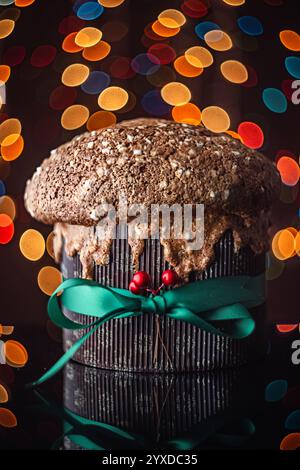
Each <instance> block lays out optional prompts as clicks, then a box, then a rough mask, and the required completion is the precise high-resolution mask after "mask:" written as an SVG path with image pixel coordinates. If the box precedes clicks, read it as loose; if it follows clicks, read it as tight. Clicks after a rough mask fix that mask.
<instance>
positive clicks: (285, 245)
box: [272, 229, 295, 260]
mask: <svg viewBox="0 0 300 470" xmlns="http://www.w3.org/2000/svg"><path fill="white" fill-rule="evenodd" d="M272 251H273V253H274V256H276V258H278V259H280V260H285V259H288V258H290V257H291V256H293V255H294V254H295V237H294V235H293V233H292V232H291V231H290V230H288V229H283V230H279V232H277V233H276V234H275V236H274V237H273V240H272Z"/></svg>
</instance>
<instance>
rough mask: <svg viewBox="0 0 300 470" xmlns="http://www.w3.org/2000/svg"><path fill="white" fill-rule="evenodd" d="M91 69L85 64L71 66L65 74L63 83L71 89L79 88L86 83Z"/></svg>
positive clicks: (62, 78) (62, 79)
mask: <svg viewBox="0 0 300 470" xmlns="http://www.w3.org/2000/svg"><path fill="white" fill-rule="evenodd" d="M89 74H90V69H89V68H88V67H87V66H86V65H83V64H71V65H69V66H68V67H67V68H66V69H65V70H64V72H63V74H62V77H61V81H62V83H63V84H64V85H66V86H69V87H74V86H79V85H81V84H82V83H84V82H85V81H86V79H87V78H88V76H89Z"/></svg>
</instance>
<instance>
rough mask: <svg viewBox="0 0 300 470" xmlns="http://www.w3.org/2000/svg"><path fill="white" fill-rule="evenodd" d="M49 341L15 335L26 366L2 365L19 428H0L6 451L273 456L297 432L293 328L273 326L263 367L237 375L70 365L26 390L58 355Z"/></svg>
mask: <svg viewBox="0 0 300 470" xmlns="http://www.w3.org/2000/svg"><path fill="white" fill-rule="evenodd" d="M55 335H56V336H55ZM51 336H52V338H50V337H49V334H48V332H47V331H42V330H37V331H35V332H34V335H33V332H32V330H31V329H30V328H24V329H23V330H19V331H18V329H16V330H15V333H14V338H15V339H18V340H20V341H22V343H23V344H24V345H26V347H27V349H28V352H29V356H30V360H29V362H28V363H27V365H26V366H25V367H24V368H23V369H11V367H9V366H7V365H0V380H1V383H2V384H6V387H7V388H8V389H9V391H10V397H9V398H10V399H9V402H8V403H4V404H3V407H5V408H8V409H10V410H11V411H12V412H13V413H14V414H15V416H16V418H17V421H18V425H17V427H14V428H11V429H8V428H4V427H3V426H0V442H1V444H0V445H1V448H2V449H50V448H58V449H79V448H88V449H100V448H103V449H107V450H113V449H140V448H142V449H147V450H149V449H179V450H189V449H215V448H217V449H232V448H234V449H279V447H280V444H281V442H282V440H283V438H284V437H285V436H287V435H288V434H290V433H299V432H300V419H299V416H300V414H299V413H297V411H296V410H298V409H300V387H299V386H300V384H299V372H300V364H299V365H297V364H293V363H292V354H293V353H294V362H297V358H298V357H299V359H300V353H299V354H298V355H297V349H296V348H297V347H298V348H299V349H300V335H299V328H296V329H295V330H294V331H292V332H290V333H279V332H278V331H277V329H276V327H275V325H271V326H270V328H269V335H268V336H269V345H268V350H269V353H268V355H267V357H266V358H265V360H264V361H261V362H260V363H257V364H252V365H250V366H246V367H243V368H240V369H228V370H222V371H216V372H214V373H210V374H200V375H199V374H198V375H177V376H172V375H168V376H162V375H160V376H159V375H156V376H153V375H140V374H128V373H117V372H109V371H101V370H99V369H93V368H88V367H83V366H81V365H79V364H77V363H74V362H70V363H69V364H68V366H67V367H66V368H65V371H64V373H63V374H60V375H58V376H56V377H54V378H53V379H51V380H50V381H49V382H47V383H46V384H44V385H43V386H42V387H40V388H39V389H38V390H35V391H34V390H25V389H24V385H25V384H26V383H27V382H28V381H30V380H32V379H36V378H37V377H38V376H39V375H40V374H41V372H42V371H44V370H45V369H46V368H47V367H48V366H49V365H50V364H52V363H53V362H54V360H55V359H56V358H58V357H59V355H60V353H61V344H60V342H59V335H58V332H56V331H55V332H53V331H51ZM53 338H56V341H53ZM297 341H298V344H297ZM292 345H293V347H294V348H295V349H292ZM12 372H13V374H12ZM279 380H280V381H281V382H278V381H279ZM275 381H277V382H275ZM285 381H286V382H285ZM285 386H287V389H286V390H284V388H285ZM297 387H298V388H297ZM292 413H293V414H292ZM288 416H289V418H288ZM81 418H85V419H86V420H88V421H84V420H83V421H84V422H83V421H82V419H81ZM287 418H288V419H287ZM74 429H75V431H74ZM64 433H66V436H65V437H64V436H63V435H64ZM128 435H129V436H130V438H128ZM299 445H300V441H299Z"/></svg>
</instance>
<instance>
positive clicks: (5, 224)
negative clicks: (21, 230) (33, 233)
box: [0, 214, 15, 245]
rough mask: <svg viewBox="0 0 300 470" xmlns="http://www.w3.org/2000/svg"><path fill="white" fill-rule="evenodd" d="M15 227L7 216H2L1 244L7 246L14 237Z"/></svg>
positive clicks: (0, 224)
mask: <svg viewBox="0 0 300 470" xmlns="http://www.w3.org/2000/svg"><path fill="white" fill-rule="evenodd" d="M14 232H15V227H14V223H13V221H12V220H11V218H10V217H9V216H8V215H7V214H0V244H1V245H6V243H9V242H10V241H11V239H12V238H13V236H14Z"/></svg>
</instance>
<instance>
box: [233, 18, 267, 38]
mask: <svg viewBox="0 0 300 470" xmlns="http://www.w3.org/2000/svg"><path fill="white" fill-rule="evenodd" d="M237 23H238V25H239V28H240V29H241V30H242V31H243V33H246V34H249V35H250V36H260V35H261V34H262V33H263V31H264V29H263V25H262V23H261V21H260V20H259V19H258V18H256V17H255V16H241V17H240V18H238V20H237Z"/></svg>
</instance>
